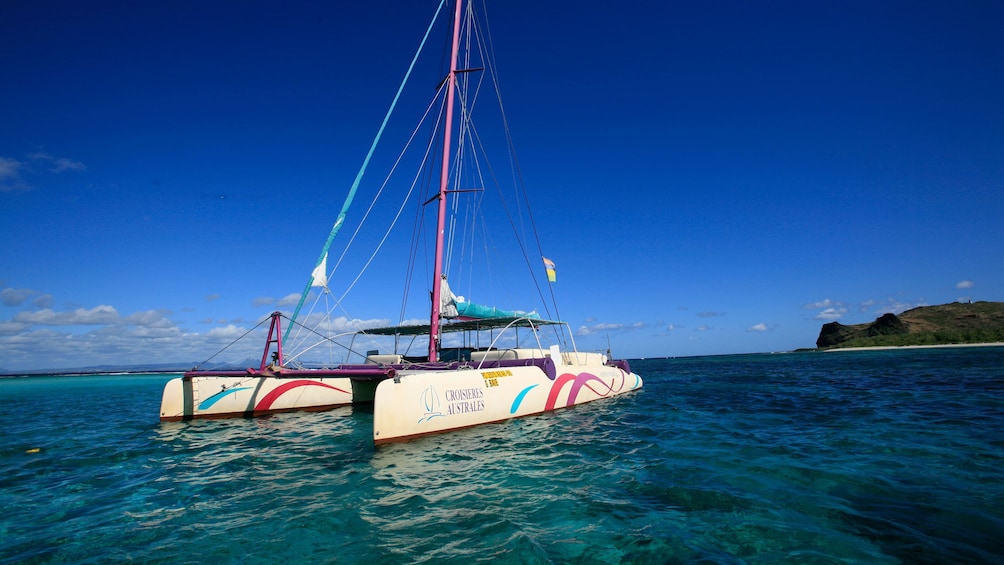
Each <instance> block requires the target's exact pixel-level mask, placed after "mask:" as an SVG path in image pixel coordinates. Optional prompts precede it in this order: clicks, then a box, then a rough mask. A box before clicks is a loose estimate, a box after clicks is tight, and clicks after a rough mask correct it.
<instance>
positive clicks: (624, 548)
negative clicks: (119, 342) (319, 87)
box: [0, 348, 1004, 564]
mask: <svg viewBox="0 0 1004 565" xmlns="http://www.w3.org/2000/svg"><path fill="white" fill-rule="evenodd" d="M632 366H633V368H634V369H635V371H636V372H638V373H639V374H641V375H642V376H643V377H644V378H645V388H644V389H642V390H641V391H639V392H637V393H632V394H629V395H627V396H623V397H618V398H615V399H612V400H610V401H604V402H598V403H593V404H591V405H584V406H580V407H577V408H574V409H569V410H563V411H558V412H554V413H551V414H548V415H544V416H537V417H531V418H525V419H522V420H515V421H510V422H506V423H503V424H498V425H490V426H482V427H479V428H475V429H471V430H466V431H462V432H457V433H452V434H447V435H442V436H434V437H429V438H424V439H421V440H417V441H414V442H411V443H405V444H393V445H389V446H384V447H381V448H379V449H374V448H373V446H372V444H371V426H372V417H373V415H372V410H366V409H360V408H344V409H338V410H333V411H330V412H325V413H320V414H307V413H300V414H281V415H276V416H272V417H269V418H259V419H236V420H218V421H199V422H187V423H166V424H161V423H160V422H158V421H157V415H158V407H159V402H160V392H161V389H162V387H163V384H164V383H165V382H166V381H167V379H168V378H169V377H168V376H163V375H145V376H101V377H95V376H89V377H31V378H8V379H0V406H2V417H0V442H2V443H0V508H2V509H3V513H2V515H0V563H108V562H141V563H207V562H212V563H215V564H222V563H276V562H283V561H285V562H289V563H294V562H295V563H300V562H309V563H323V562H338V563H356V562H358V563H410V562H440V561H455V562H463V563H467V562H471V561H492V562H520V563H777V562H793V563H991V562H998V563H999V562H1001V561H1002V560H1004V549H1002V543H1004V542H1002V540H1004V466H1002V462H1004V439H1002V437H1001V435H1002V434H1001V432H1002V430H1004V348H955V349H935V350H908V351H870V352H845V353H795V354H781V355H743V356H724V357H703V358H684V359H669V360H646V361H635V362H633V364H632ZM35 450H38V451H37V452H36V451H35Z"/></svg>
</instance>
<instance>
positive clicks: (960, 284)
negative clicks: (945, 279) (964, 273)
mask: <svg viewBox="0 0 1004 565" xmlns="http://www.w3.org/2000/svg"><path fill="white" fill-rule="evenodd" d="M974 284H975V283H973V281H959V282H957V283H956V284H955V288H973V285H974Z"/></svg>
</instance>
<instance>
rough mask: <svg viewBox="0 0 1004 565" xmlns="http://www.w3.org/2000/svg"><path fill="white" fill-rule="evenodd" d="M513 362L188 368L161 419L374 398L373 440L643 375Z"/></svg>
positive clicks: (533, 407) (546, 406)
mask: <svg viewBox="0 0 1004 565" xmlns="http://www.w3.org/2000/svg"><path fill="white" fill-rule="evenodd" d="M540 361H546V362H534V363H530V364H522V365H515V366H505V365H504V364H501V365H499V366H494V367H490V368H484V367H483V368H480V369H478V368H475V367H459V368H451V369H449V370H440V371H429V370H424V371H417V370H416V371H409V370H407V369H400V370H397V371H393V370H391V371H386V372H385V373H384V374H382V375H381V376H379V377H377V376H374V375H367V376H365V377H360V376H355V377H350V376H318V373H321V371H295V372H289V373H285V374H282V375H280V376H276V375H261V374H253V373H237V372H235V373H232V374H222V373H221V374H198V373H190V374H186V375H185V376H184V377H182V378H177V379H172V380H171V381H170V382H168V384H167V386H166V387H165V388H164V396H163V400H162V403H161V416H160V419H161V420H162V421H178V420H190V419H201V418H227V417H235V416H258V415H263V414H270V413H275V412H284V411H291V410H327V409H330V408H334V407H336V406H342V405H347V404H351V403H353V402H371V401H372V402H374V408H373V440H374V443H376V444H381V443H388V442H392V441H404V440H407V439H411V438H414V437H418V436H423V435H428V434H435V433H440V432H446V431H449V430H456V429H461V428H467V427H471V426H477V425H480V424H485V423H489V422H501V421H504V420H508V419H510V418H519V417H522V416H528V415H531V414H538V413H541V412H546V411H549V410H555V409H558V408H565V407H568V406H574V405H576V404H582V403H585V402H590V401H593V400H598V399H600V398H606V397H610V396H615V395H617V394H621V393H624V392H628V391H632V390H635V389H638V388H640V387H641V386H642V380H641V378H640V377H639V376H638V375H636V374H634V373H633V372H630V369H627V370H625V368H622V367H619V366H612V365H602V364H589V365H564V364H559V365H555V364H554V363H552V362H551V360H550V359H545V360H540Z"/></svg>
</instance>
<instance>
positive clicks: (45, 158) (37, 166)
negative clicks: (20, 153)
mask: <svg viewBox="0 0 1004 565" xmlns="http://www.w3.org/2000/svg"><path fill="white" fill-rule="evenodd" d="M86 169H87V166H86V165H84V164H83V163H81V162H80V161H74V160H73V159H67V158H66V157H54V156H52V155H50V154H48V153H43V152H39V153H32V154H30V155H28V158H27V160H25V161H22V160H18V159H14V158H12V157H0V192H17V191H29V190H32V189H33V188H34V187H33V186H32V185H31V184H30V183H29V181H28V180H26V179H25V177H26V176H40V175H46V174H59V173H62V172H65V171H83V170H86Z"/></svg>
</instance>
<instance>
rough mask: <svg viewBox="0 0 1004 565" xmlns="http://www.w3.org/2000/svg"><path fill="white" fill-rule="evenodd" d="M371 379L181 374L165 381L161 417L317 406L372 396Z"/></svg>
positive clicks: (367, 399)
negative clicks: (179, 376)
mask: <svg viewBox="0 0 1004 565" xmlns="http://www.w3.org/2000/svg"><path fill="white" fill-rule="evenodd" d="M375 387H376V381H368V380H359V379H352V378H350V377H330V376H328V377H325V376H312V375H310V374H309V372H307V371H298V372H297V374H295V375H290V376H281V377H279V376H272V375H264V376H263V375H251V374H245V375H238V376H232V375H194V376H193V375H186V376H184V377H181V378H177V379H171V380H170V381H169V382H168V383H167V385H166V386H165V387H164V395H163V398H162V400H161V406H160V419H161V421H166V422H170V421H178V420H193V419H202V418H232V417H239V416H261V415H264V414H272V413H276V412H289V411H293V410H306V411H311V410H314V411H319V410H328V409H331V408H334V407H336V406H343V405H346V404H352V403H353V402H371V401H372V400H373V394H374V392H375V390H374V389H375Z"/></svg>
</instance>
